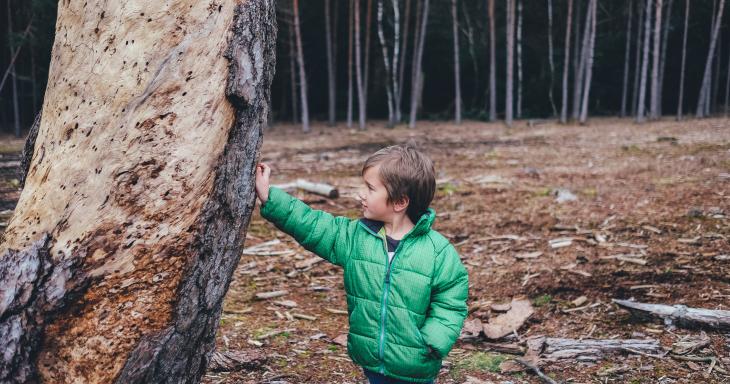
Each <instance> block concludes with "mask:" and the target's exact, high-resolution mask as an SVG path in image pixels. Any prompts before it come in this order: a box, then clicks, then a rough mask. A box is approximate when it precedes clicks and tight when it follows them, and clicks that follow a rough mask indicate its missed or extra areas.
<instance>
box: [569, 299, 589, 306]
mask: <svg viewBox="0 0 730 384" xmlns="http://www.w3.org/2000/svg"><path fill="white" fill-rule="evenodd" d="M587 302H588V298H587V297H585V296H580V297H578V298H577V299H575V300H573V301H571V303H572V304H573V306H574V307H580V306H581V305H583V304H585V303H587Z"/></svg>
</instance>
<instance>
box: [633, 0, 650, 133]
mask: <svg viewBox="0 0 730 384" xmlns="http://www.w3.org/2000/svg"><path fill="white" fill-rule="evenodd" d="M651 2H652V0H646V3H645V4H644V13H645V14H646V19H645V20H644V42H643V44H642V45H643V48H644V54H643V58H642V59H641V80H640V83H639V104H638V105H637V107H636V121H637V122H639V123H643V122H644V119H645V118H646V116H645V114H644V110H645V108H646V102H645V99H646V72H647V70H648V68H649V38H650V37H651Z"/></svg>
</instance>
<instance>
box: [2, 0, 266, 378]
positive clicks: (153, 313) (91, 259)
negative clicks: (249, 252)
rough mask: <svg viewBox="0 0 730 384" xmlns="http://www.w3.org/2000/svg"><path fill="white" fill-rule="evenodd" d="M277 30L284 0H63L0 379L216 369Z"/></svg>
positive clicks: (20, 229)
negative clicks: (212, 364)
mask: <svg viewBox="0 0 730 384" xmlns="http://www.w3.org/2000/svg"><path fill="white" fill-rule="evenodd" d="M275 40H276V17H275V6H274V1H273V0H261V1H229V2H216V1H212V2H199V1H192V0H180V1H175V2H162V3H159V2H141V1H133V2H102V1H88V2H71V1H68V0H62V1H60V2H59V4H58V20H57V23H56V37H55V42H54V46H53V51H52V59H51V65H50V70H49V79H48V88H47V91H46V95H45V99H44V104H43V114H42V117H41V118H40V121H39V124H38V126H37V137H36V136H33V137H32V139H34V140H35V145H32V144H31V145H30V147H31V148H33V150H32V152H31V153H26V155H28V156H29V158H30V159H32V160H31V161H30V165H29V167H28V171H27V175H26V177H25V179H24V180H25V188H24V190H23V192H22V194H21V196H20V200H19V202H18V205H17V207H16V210H15V212H14V215H13V217H12V218H11V220H10V222H9V223H8V228H7V230H6V232H5V234H4V241H3V243H2V246H0V348H2V350H3V351H4V353H3V354H2V356H0V382H2V383H6V382H7V383H9V382H19V383H21V382H22V383H25V382H52V383H71V382H85V383H109V382H118V383H167V382H170V383H182V382H185V383H194V382H198V381H199V380H200V378H201V376H202V375H203V374H204V372H205V370H206V366H207V364H208V362H209V360H210V357H211V354H212V351H213V349H214V346H215V344H214V341H215V332H216V328H217V325H218V322H219V318H220V314H221V304H222V300H223V296H224V295H225V293H226V291H227V289H228V286H229V284H230V281H231V276H232V273H233V271H234V269H235V267H236V265H237V263H238V260H239V257H240V251H241V249H242V245H243V244H242V243H243V239H244V238H245V232H246V228H247V226H248V223H249V220H250V216H251V213H252V211H253V209H254V203H255V200H254V199H255V192H254V178H255V173H254V170H255V165H256V163H257V159H258V155H259V148H260V144H261V139H262V129H263V127H264V125H265V124H266V122H267V120H268V113H269V95H270V85H271V80H272V77H273V75H274V64H275V49H274V43H275ZM26 152H28V151H26Z"/></svg>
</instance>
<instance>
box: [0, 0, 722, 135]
mask: <svg viewBox="0 0 730 384" xmlns="http://www.w3.org/2000/svg"><path fill="white" fill-rule="evenodd" d="M328 3H329V6H330V7H331V8H330V17H329V21H330V23H331V25H330V32H331V33H332V34H333V41H332V45H333V49H332V52H333V54H334V55H335V56H336V57H335V58H334V59H333V60H332V62H333V63H335V68H334V69H335V77H336V82H335V84H336V92H335V94H336V99H335V114H336V117H337V120H338V121H343V120H344V119H345V117H346V113H347V89H348V81H347V80H348V79H347V74H348V69H347V64H348V46H349V44H348V31H349V25H348V24H349V23H350V21H349V20H352V19H350V18H349V17H348V16H349V15H348V12H349V6H348V4H347V2H338V1H329V2H328ZM370 3H371V2H368V1H357V2H355V4H359V7H360V15H361V17H360V39H361V41H360V48H361V50H363V52H361V60H362V61H365V52H364V51H365V48H366V47H367V45H366V39H369V53H370V57H369V58H368V60H367V62H368V63H367V65H366V63H362V70H363V71H367V72H366V73H364V74H363V75H362V76H363V78H364V79H367V84H364V86H366V87H367V89H366V90H365V91H366V92H365V94H366V95H367V96H366V98H367V100H366V101H367V102H366V103H365V105H366V106H367V111H366V112H367V114H366V118H367V119H368V120H371V119H378V120H384V119H387V118H388V97H387V93H386V82H389V81H390V83H389V84H392V76H391V77H388V76H387V71H386V70H385V68H384V61H383V58H382V50H381V49H380V45H379V42H378V36H377V31H378V28H377V25H376V23H377V20H376V17H375V11H376V9H375V8H376V7H375V5H376V4H377V2H375V4H370ZM397 3H398V6H399V7H400V12H399V14H400V20H399V25H400V28H401V31H400V34H399V35H400V39H401V41H400V46H401V47H402V48H403V49H405V50H406V52H404V55H403V57H402V58H399V60H401V61H402V60H405V63H403V67H404V68H405V73H404V74H403V76H401V75H400V74H398V77H399V78H402V82H403V84H402V85H400V84H399V87H401V88H402V94H401V95H400V97H399V99H400V108H401V110H402V112H403V113H402V114H401V121H400V123H403V122H405V120H407V119H408V116H409V112H410V100H411V92H412V84H411V82H412V79H413V78H414V76H413V73H412V68H413V66H412V61H413V59H414V55H413V50H412V49H413V47H414V39H415V38H417V37H418V36H417V35H418V34H417V33H416V31H415V28H416V26H417V25H418V23H417V22H416V20H417V16H418V15H417V14H416V13H417V9H418V7H421V8H423V3H424V0H411V1H410V2H408V1H398V2H397ZM506 3H507V2H504V1H495V2H494V6H495V12H494V15H495V34H496V36H495V42H496V50H495V53H496V60H495V62H496V76H497V81H496V91H495V93H496V96H497V98H496V99H497V114H498V116H497V118H498V119H503V118H504V117H505V116H504V107H505V105H506V103H505V101H504V100H503V99H504V95H505V87H506V81H505V80H506V72H507V71H506V68H505V63H506V40H507V39H506V35H505V32H506V20H505V17H506V15H507V12H506V9H505V4H506ZM578 3H581V4H582V5H581V6H578ZM631 3H632V6H633V7H634V8H633V17H632V18H631V21H632V22H633V23H634V24H633V26H632V29H631V31H632V32H631V33H632V36H631V39H630V41H629V44H630V47H629V49H628V52H629V54H630V56H631V57H630V58H629V63H630V65H629V72H630V73H629V74H628V76H627V77H628V79H629V81H628V83H629V84H628V90H627V92H628V95H627V96H626V100H627V107H626V111H627V114H628V113H629V112H630V111H635V110H636V109H637V108H636V105H633V106H632V104H633V103H632V99H633V93H634V89H635V85H634V79H635V78H636V76H635V71H636V70H637V69H640V68H641V65H639V66H636V65H634V63H635V60H636V57H635V53H636V52H637V49H636V42H637V35H638V34H639V31H640V30H642V31H643V29H644V28H643V26H644V24H643V23H640V22H639V21H640V16H642V15H641V14H640V9H639V8H640V7H643V6H645V3H646V1H644V0H637V1H633V2H631ZM662 3H663V5H664V7H665V9H664V10H663V11H662V15H664V18H665V20H663V21H664V22H663V23H662V26H661V28H659V30H661V31H662V33H664V31H668V34H667V43H666V47H667V52H666V62H665V64H664V71H663V75H661V76H660V80H662V83H661V84H660V85H659V86H658V89H659V93H660V94H659V95H658V96H659V101H658V102H659V103H660V105H659V107H658V108H656V109H657V110H658V111H661V113H662V114H664V115H665V116H674V115H675V114H676V112H677V100H678V99H679V97H678V96H679V86H680V81H679V78H680V71H681V65H682V61H681V60H682V43H683V30H684V16H685V10H684V8H685V5H686V4H685V2H684V1H663V2H662ZM715 3H716V4H715V5H714V6H713V1H710V0H708V1H698V2H692V4H691V15H690V19H689V25H688V32H687V33H688V35H687V43H688V44H687V55H686V57H687V61H686V68H685V79H684V90H683V93H684V95H683V104H684V108H683V109H684V111H695V110H696V107H697V105H698V100H699V99H698V96H699V92H700V86H701V83H702V77H703V75H704V69H705V67H706V64H707V57H708V52H709V48H710V41H711V37H712V34H711V29H710V28H711V26H712V21H713V18H714V17H715V16H716V13H717V11H718V9H719V1H715ZM369 4H370V6H371V7H372V8H373V9H371V10H370V12H372V16H371V17H367V15H368V14H369V11H368V6H369ZM392 4H393V2H392V0H384V4H383V11H384V12H383V18H384V20H383V23H384V25H383V28H384V36H385V38H386V40H387V43H388V44H390V52H391V55H392V46H393V38H394V30H393V28H394V25H393V23H394V12H393V5H392ZM586 4H588V2H576V3H575V4H574V9H573V25H572V33H571V34H572V36H571V38H574V37H575V34H576V33H579V34H581V36H579V38H580V40H578V41H580V42H582V40H583V39H582V38H583V36H582V34H583V33H584V30H585V28H584V26H585V22H586V20H585V17H586V9H587V7H586ZM628 4H629V0H621V1H607V0H598V4H597V12H596V13H597V14H596V18H597V25H596V37H595V47H594V50H593V54H594V57H593V69H592V80H591V86H590V95H589V100H588V115H589V116H613V115H619V114H620V111H621V104H622V94H623V88H624V87H623V82H622V81H621V80H622V79H623V78H624V77H625V76H624V75H625V74H624V67H625V65H624V63H625V62H626V60H625V53H626V52H627V49H626V34H627V32H628V29H627V22H628V20H629V17H628V12H629V8H628ZM650 4H651V7H652V9H651V10H650V11H649V12H646V11H644V12H641V13H642V14H643V16H646V15H647V13H649V14H651V15H652V18H654V16H655V15H656V8H655V7H656V4H657V2H656V0H650ZM292 5H293V4H292V1H291V0H280V1H278V8H279V11H278V18H279V26H280V28H281V33H280V34H279V42H278V43H279V44H278V45H277V51H278V57H279V58H280V60H278V62H277V68H276V78H275V79H274V84H273V88H272V105H273V111H274V116H273V121H291V120H293V117H294V116H293V115H295V114H296V115H300V116H301V113H302V108H301V100H292V78H294V79H297V80H296V82H297V84H296V85H297V86H299V85H300V84H301V83H302V80H301V76H300V75H299V73H298V72H299V68H298V66H297V67H296V68H294V70H295V71H296V72H297V73H296V75H295V76H292V75H291V71H292V67H291V65H290V64H291V62H290V60H289V57H290V54H291V52H292V51H293V52H295V53H296V52H297V50H296V49H294V50H290V42H289V41H288V39H289V37H288V36H289V32H288V30H287V29H288V28H290V27H291V26H292V25H293V24H292ZM406 6H410V7H411V9H410V12H411V13H412V15H411V19H410V22H409V23H408V24H407V28H408V32H407V33H405V31H404V30H403V25H404V15H405V13H406ZM667 6H671V7H672V9H671V12H669V10H668V9H666V7H667ZM55 7H56V3H55V2H54V1H51V0H33V1H21V0H4V1H3V4H2V7H0V20H3V27H2V28H0V41H1V42H2V48H1V49H0V75H4V74H5V73H6V72H8V68H9V64H10V62H11V58H12V55H11V54H12V53H14V50H15V49H17V48H20V52H19V53H18V55H17V61H16V62H15V81H16V87H15V89H16V92H13V86H12V80H13V75H12V71H11V72H8V76H7V80H6V81H5V82H4V84H3V86H2V89H0V131H2V132H3V133H13V132H14V129H15V125H16V124H15V118H14V115H15V112H14V100H17V105H18V117H19V124H18V126H19V127H20V128H21V130H22V131H26V130H27V129H28V128H29V126H30V125H31V123H32V122H33V119H34V117H35V114H36V113H37V112H38V110H39V109H40V106H41V103H42V97H43V93H44V91H45V82H46V78H47V73H48V63H49V60H50V49H51V44H52V42H53V34H54V30H55ZM451 7H452V4H451V2H450V1H447V0H432V1H430V4H429V12H428V24H427V28H426V39H425V48H424V52H423V63H422V82H423V90H422V95H421V97H420V102H419V105H420V106H421V108H420V109H419V111H418V118H419V119H440V120H451V119H453V118H454V113H455V103H454V100H455V97H454V89H455V87H454V71H453V69H454V63H455V60H454V46H453V42H454V37H453V24H454V21H453V17H452V9H451ZM523 8H524V9H523V12H522V18H523V20H522V36H521V65H522V82H521V89H522V103H521V105H522V111H521V112H522V117H523V118H552V117H553V116H554V113H553V107H552V105H551V103H550V97H549V93H550V92H549V91H550V89H549V88H550V84H552V85H553V89H552V92H553V99H554V100H555V101H556V104H557V105H556V107H557V109H558V110H560V109H561V100H562V99H563V98H562V90H561V88H562V86H561V83H562V73H563V65H564V55H565V50H564V48H565V39H564V37H565V28H566V18H567V12H568V0H553V1H552V19H553V23H552V44H553V57H552V59H553V63H554V72H553V81H551V75H550V74H551V70H550V56H549V47H550V44H549V40H548V36H549V34H548V31H549V29H548V21H549V20H548V16H549V15H548V1H547V0H546V1H530V2H527V1H525V2H523ZM727 8H728V7H725V8H724V10H723V12H724V13H727V12H728V11H727ZM324 10H325V0H307V1H306V2H299V18H300V22H301V26H300V27H301V35H302V36H301V40H302V52H303V55H304V58H303V62H304V63H305V74H306V82H307V85H308V87H307V96H308V104H309V105H308V107H309V108H308V109H309V113H310V115H311V118H312V119H313V120H320V121H323V120H324V121H326V120H328V115H329V114H328V107H329V106H328V104H329V101H328V100H329V92H330V91H329V87H328V84H329V83H330V81H329V79H328V71H327V64H328V62H327V39H326V36H327V34H326V24H325V20H326V18H325V12H324ZM8 12H9V14H8ZM713 12H714V13H713ZM457 13H458V15H457V16H458V23H459V33H460V36H459V44H460V50H459V55H460V60H459V62H460V63H461V68H460V70H461V73H460V79H461V83H462V84H461V100H462V115H463V117H464V118H465V119H479V120H488V117H489V96H490V92H489V70H490V60H489V38H490V36H489V23H488V1H487V0H479V1H462V2H459V4H458V12H457ZM8 16H10V17H8ZM667 16H668V17H670V20H668V22H667V20H666V17H667ZM8 21H10V24H12V31H11V32H9V31H8V25H9V23H8ZM29 23H32V24H31V28H30V30H29V33H28V34H26V35H24V31H25V30H26V28H27V26H28V24H29ZM368 23H370V25H368ZM727 25H728V17H723V18H722V19H721V26H720V28H719V35H718V38H717V44H716V45H717V47H716V48H715V49H714V56H715V57H714V60H715V61H714V62H713V64H712V65H711V66H710V68H711V71H712V74H711V76H709V78H710V81H711V88H712V89H711V92H708V94H709V95H710V97H709V100H707V101H708V103H709V112H710V114H715V113H718V114H721V113H724V105H725V102H726V100H725V94H726V92H725V84H726V83H727V81H726V80H727V78H728V66H729V65H728V60H730V59H729V56H728V54H727V52H730V31H729V29H728V27H727ZM579 27H580V28H579ZM667 28H668V29H667ZM655 30H656V28H655V27H654V26H653V25H652V27H651V33H652V34H653V33H654V31H655ZM368 34H369V35H368ZM405 37H407V38H408V39H409V41H408V42H406V41H404V38H405ZM662 39H663V36H662ZM574 41H575V40H574ZM650 41H651V42H652V43H653V42H654V38H653V37H652V38H651V39H650ZM581 45H582V44H581V43H579V44H573V46H571V53H570V56H571V59H570V60H571V62H572V61H573V60H574V58H576V55H577V54H579V53H580V52H578V51H576V50H577V49H580V48H582V47H581ZM662 45H664V44H662ZM652 46H653V44H652ZM639 52H641V50H640V51H639ZM353 56H355V55H353ZM649 56H650V57H649V60H650V61H651V60H652V59H653V56H654V55H653V54H650V55H649ZM353 58H354V57H353ZM578 58H580V57H578ZM639 59H641V58H639ZM717 60H720V62H719V65H718V62H717ZM514 61H515V63H514V64H515V68H514V73H517V68H516V65H517V63H516V60H514ZM295 62H296V61H295ZM391 62H392V60H391ZM648 64H649V65H648V68H652V63H651V62H650V63H648ZM399 67H400V65H399ZM399 70H400V68H399ZM352 71H353V75H354V73H355V68H353V70H352ZM648 72H649V73H648V75H647V76H648V78H647V80H646V82H647V84H648V86H649V85H651V84H652V82H651V75H652V71H651V70H649V71H648ZM660 72H661V69H660ZM574 78H575V73H574V70H573V69H572V67H571V68H569V85H568V92H570V94H569V95H568V98H567V100H568V102H569V103H570V104H571V105H569V106H568V111H572V110H573V106H572V100H573V92H574V89H577V88H579V89H582V88H583V87H575V84H574ZM353 81H354V79H353ZM514 81H515V82H516V81H517V76H515V79H514ZM353 86H354V87H355V88H356V84H353ZM514 86H515V89H517V84H516V83H515V84H514ZM391 88H392V87H391ZM353 93H354V94H353V97H354V100H353V106H354V107H355V108H357V106H358V105H359V104H358V92H353ZM296 94H297V97H298V98H299V89H297V92H296ZM646 94H647V97H646V101H645V105H646V108H645V110H646V111H647V113H648V111H649V110H650V106H651V105H650V97H649V96H650V94H651V90H650V89H647V90H646ZM513 97H514V98H515V100H513V103H516V101H517V100H516V98H517V92H513ZM293 103H298V104H299V105H298V106H296V105H295V104H293ZM297 107H298V108H297ZM706 110H707V107H704V106H703V111H706ZM355 113H356V114H357V111H355ZM569 115H571V114H570V113H569ZM693 115H694V114H693ZM300 116H298V117H299V119H300V118H301V117H300ZM631 117H634V118H635V117H636V116H631ZM646 117H647V118H649V116H648V115H647V116H646ZM299 119H297V120H299Z"/></svg>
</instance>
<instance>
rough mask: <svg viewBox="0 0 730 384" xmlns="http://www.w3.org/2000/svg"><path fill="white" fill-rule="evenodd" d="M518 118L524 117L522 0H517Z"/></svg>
mask: <svg viewBox="0 0 730 384" xmlns="http://www.w3.org/2000/svg"><path fill="white" fill-rule="evenodd" d="M517 118H518V119H521V118H522V0H517Z"/></svg>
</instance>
